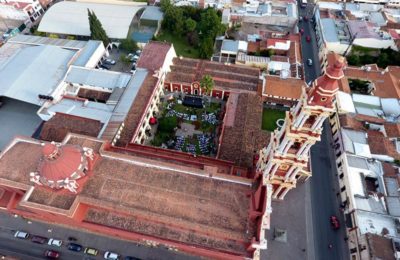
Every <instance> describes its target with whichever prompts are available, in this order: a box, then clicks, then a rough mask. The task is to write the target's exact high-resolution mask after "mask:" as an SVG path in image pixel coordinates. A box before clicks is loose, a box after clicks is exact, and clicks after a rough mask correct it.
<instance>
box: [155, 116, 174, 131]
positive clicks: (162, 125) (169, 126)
mask: <svg viewBox="0 0 400 260" xmlns="http://www.w3.org/2000/svg"><path fill="white" fill-rule="evenodd" d="M177 126H178V120H177V118H176V117H164V118H160V119H159V120H158V131H160V132H165V133H171V132H173V131H174V129H175V127H177Z"/></svg>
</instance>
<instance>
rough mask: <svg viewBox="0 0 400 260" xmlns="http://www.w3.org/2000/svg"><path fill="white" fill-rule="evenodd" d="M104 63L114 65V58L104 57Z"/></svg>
mask: <svg viewBox="0 0 400 260" xmlns="http://www.w3.org/2000/svg"><path fill="white" fill-rule="evenodd" d="M103 62H104V64H108V65H115V63H116V62H115V60H112V59H105V60H104V61H103Z"/></svg>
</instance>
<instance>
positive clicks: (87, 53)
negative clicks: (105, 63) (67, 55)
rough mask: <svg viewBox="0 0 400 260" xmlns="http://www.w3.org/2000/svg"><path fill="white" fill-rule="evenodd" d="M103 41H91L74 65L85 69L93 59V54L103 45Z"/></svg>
mask: <svg viewBox="0 0 400 260" xmlns="http://www.w3.org/2000/svg"><path fill="white" fill-rule="evenodd" d="M102 44H103V42H101V41H93V40H90V41H88V42H87V44H86V46H85V47H84V48H83V49H82V50H81V51H80V52H79V56H78V58H77V59H76V60H75V61H74V63H73V65H76V66H82V67H85V65H86V63H87V62H88V61H89V59H90V58H91V57H92V55H93V53H94V52H95V51H96V50H97V49H98V48H99V46H100V45H102Z"/></svg>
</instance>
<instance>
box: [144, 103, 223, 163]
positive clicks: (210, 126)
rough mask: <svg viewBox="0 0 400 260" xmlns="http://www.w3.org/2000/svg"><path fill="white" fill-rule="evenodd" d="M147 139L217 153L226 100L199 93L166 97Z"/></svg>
mask: <svg viewBox="0 0 400 260" xmlns="http://www.w3.org/2000/svg"><path fill="white" fill-rule="evenodd" d="M167 97H168V98H166V99H167V100H164V102H163V104H162V109H161V111H160V116H159V117H158V118H157V122H154V126H153V127H152V132H153V134H152V135H151V137H150V138H149V139H148V141H147V142H149V143H150V144H151V145H153V146H157V147H162V148H168V149H174V150H177V151H182V152H187V153H192V154H195V155H207V156H215V155H216V153H217V139H218V133H217V130H218V126H219V125H220V124H221V121H222V118H223V114H222V111H223V109H222V108H223V101H221V100H214V99H213V100H208V98H201V97H198V96H188V95H187V96H185V97H182V96H179V97H174V96H172V95H170V96H167Z"/></svg>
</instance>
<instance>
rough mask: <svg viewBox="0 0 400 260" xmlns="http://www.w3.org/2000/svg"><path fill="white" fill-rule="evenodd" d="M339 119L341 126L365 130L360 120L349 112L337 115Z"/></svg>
mask: <svg viewBox="0 0 400 260" xmlns="http://www.w3.org/2000/svg"><path fill="white" fill-rule="evenodd" d="M339 121H340V126H341V127H344V128H348V129H353V130H358V131H363V130H366V128H365V127H364V125H363V122H362V121H360V120H357V119H356V118H355V117H354V116H351V115H349V114H344V115H339Z"/></svg>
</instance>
